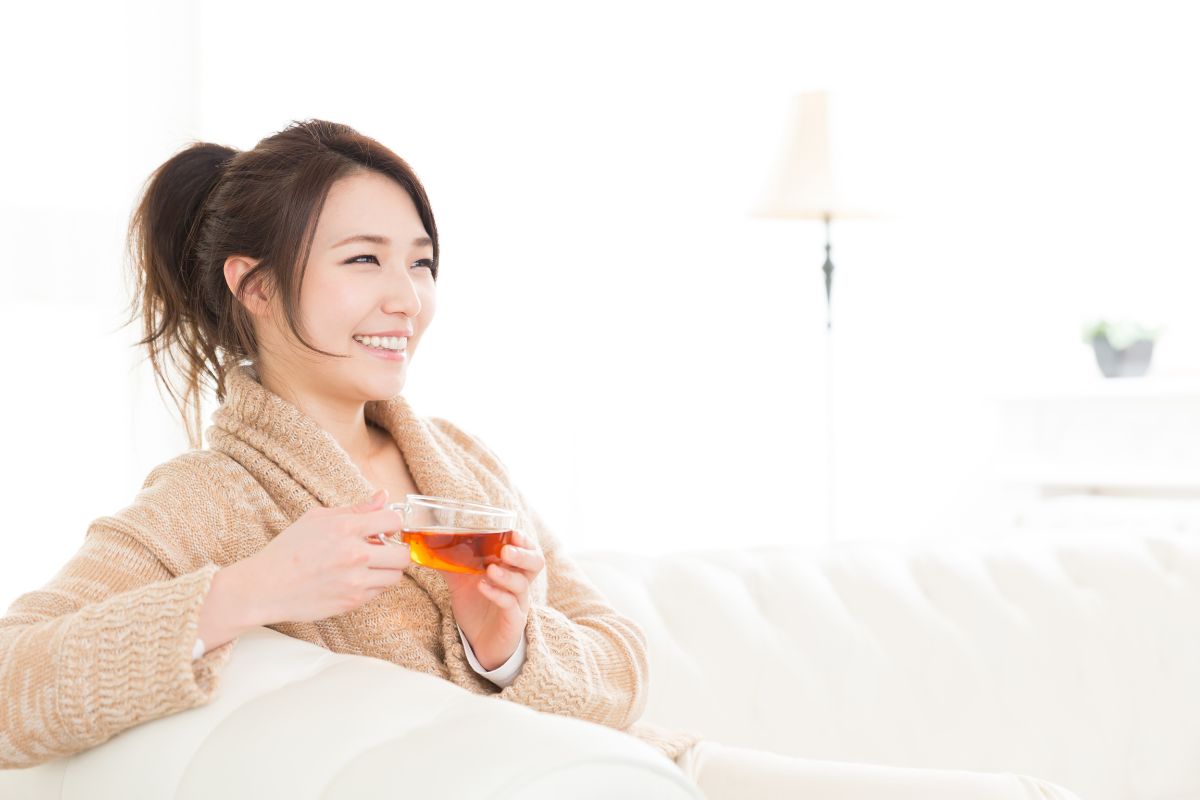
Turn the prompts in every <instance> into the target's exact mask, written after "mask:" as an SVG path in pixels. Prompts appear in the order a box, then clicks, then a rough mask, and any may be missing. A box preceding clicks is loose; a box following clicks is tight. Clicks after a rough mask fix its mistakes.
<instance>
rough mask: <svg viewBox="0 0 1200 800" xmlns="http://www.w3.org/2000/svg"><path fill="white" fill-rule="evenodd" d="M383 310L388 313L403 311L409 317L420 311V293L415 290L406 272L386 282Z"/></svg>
mask: <svg viewBox="0 0 1200 800" xmlns="http://www.w3.org/2000/svg"><path fill="white" fill-rule="evenodd" d="M383 310H384V311H387V312H389V313H395V312H397V311H403V312H405V313H406V314H408V315H409V316H410V317H415V316H417V315H418V314H420V313H421V295H420V292H418V291H417V287H416V285H415V284H414V283H413V280H412V278H410V277H409V276H408V275H407V274H401V275H400V277H398V278H396V279H395V280H393V281H389V282H388V291H387V296H386V297H385V298H384V301H383Z"/></svg>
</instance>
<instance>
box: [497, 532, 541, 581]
mask: <svg viewBox="0 0 1200 800" xmlns="http://www.w3.org/2000/svg"><path fill="white" fill-rule="evenodd" d="M514 541H515V537H514ZM521 541H523V542H525V541H528V540H527V539H522V540H521ZM500 559H501V560H502V561H504V562H505V563H506V564H510V565H512V566H514V567H516V568H517V569H520V570H525V571H527V572H532V573H533V575H534V576H536V575H537V573H539V572H541V571H542V570H543V569H545V567H546V558H545V556H543V555H542V553H541V551H540V550H536V549H533V548H529V547H526V546H524V545H516V544H506V545H504V547H503V548H502V549H501V550H500Z"/></svg>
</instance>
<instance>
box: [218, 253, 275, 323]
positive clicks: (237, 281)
mask: <svg viewBox="0 0 1200 800" xmlns="http://www.w3.org/2000/svg"><path fill="white" fill-rule="evenodd" d="M258 262H259V259H257V258H246V257H245V256H230V257H229V258H227V259H225V285H226V286H228V287H229V291H231V292H233V296H234V297H235V298H236V297H237V296H238V287H239V286H241V283H242V280H243V279H244V278H245V277H246V273H248V272H249V271H250V270H252V269H254V268H255V267H256V266H258ZM262 277H263V276H262V273H259V274H257V275H254V276H253V277H251V278H250V283H249V284H247V286H246V292H245V294H243V295H242V297H241V300H242V304H243V305H244V306H246V309H247V310H248V311H249V312H250V313H251V314H253V315H254V316H256V317H260V316H266V315H267V314H268V313H269V309H270V304H271V299H270V297H269V296H268V295H267V293H266V292H265V291H264V290H263V280H262Z"/></svg>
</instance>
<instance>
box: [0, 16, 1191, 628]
mask: <svg viewBox="0 0 1200 800" xmlns="http://www.w3.org/2000/svg"><path fill="white" fill-rule="evenodd" d="M1184 7H1185V5H1184V4H1182V3H1180V4H1174V5H1170V4H1154V3H1145V2H1139V3H1136V4H1135V3H1132V2H1127V3H1111V4H1095V3H1061V2H1059V3H1055V2H1045V0H1042V1H1041V2H1036V3H1024V2H1005V3H993V4H986V5H985V4H978V3H972V4H964V3H954V2H943V3H930V2H918V3H905V4H895V3H885V2H874V3H867V2H837V3H812V2H746V1H745V0H739V2H737V3H732V2H728V3H724V4H696V3H684V2H671V3H666V2H654V1H653V0H650V1H649V2H647V1H646V0H641V1H640V2H637V3H624V2H623V3H605V4H602V5H599V4H598V5H594V6H591V7H584V6H579V5H577V4H563V3H554V2H539V3H530V2H516V3H514V2H508V3H482V2H481V3H453V2H438V3H422V4H407V3H378V4H374V3H360V2H339V3H336V4H331V3H311V2H309V3H304V2H294V3H289V4H286V5H279V4H271V5H270V6H269V7H268V5H267V4H262V5H261V6H260V5H257V4H254V3H247V2H244V1H243V2H229V1H227V0H221V2H196V3H184V2H175V3H161V2H151V0H136V1H134V2H126V3H125V4H123V5H114V4H85V3H75V4H69V5H66V6H64V5H62V4H55V5H43V6H40V7H36V8H34V7H26V8H25V9H24V10H23V11H21V12H20V14H18V15H15V16H12V17H10V20H9V21H10V22H11V23H12V24H6V25H5V27H4V30H3V32H2V33H0V59H2V62H0V67H2V72H0V74H3V75H4V78H3V81H4V98H5V99H4V112H3V113H4V124H3V126H0V152H2V153H3V155H4V161H5V179H4V186H5V189H6V191H4V192H3V194H2V195H0V204H2V207H0V212H2V213H0V247H2V248H3V253H4V277H5V285H4V289H3V292H2V293H0V312H2V313H0V325H2V326H3V334H4V335H3V338H0V343H2V344H0V347H2V348H3V349H2V351H0V352H2V353H3V361H4V367H5V369H4V378H3V381H4V387H3V392H0V413H2V414H3V419H4V420H5V422H6V423H7V425H6V428H5V430H6V432H7V437H6V438H7V447H6V454H5V457H4V487H5V501H6V503H5V504H6V508H5V511H6V513H5V514H4V523H3V529H2V533H0V607H7V605H8V603H9V602H11V600H12V599H14V598H15V597H16V596H17V595H18V594H19V593H21V592H23V591H27V590H30V589H33V588H36V587H37V586H40V585H41V584H43V583H44V582H45V581H47V580H49V579H50V578H51V576H52V575H53V574H54V572H55V571H56V570H57V569H58V567H59V566H60V565H61V564H62V563H63V562H65V561H66V560H67V559H68V558H69V557H70V555H71V554H72V553H73V552H75V550H76V549H77V548H78V547H79V545H80V544H81V542H82V540H83V536H84V533H85V531H86V529H87V525H88V523H89V522H90V521H91V520H92V519H94V518H96V517H98V516H101V515H104V514H109V513H112V512H114V511H116V510H118V509H120V508H122V507H123V506H124V505H126V504H127V503H129V502H130V501H131V500H132V499H133V496H134V495H135V494H136V492H137V490H138V488H139V487H140V486H141V482H142V480H143V479H144V477H145V476H146V474H147V473H148V472H149V470H150V469H151V468H152V467H153V466H154V465H155V464H158V463H160V462H162V461H164V460H167V459H169V458H171V457H172V456H174V455H175V454H177V453H179V452H180V451H181V450H183V449H184V448H186V446H187V445H186V440H185V438H184V436H183V433H182V428H181V427H180V425H179V424H178V423H177V422H175V421H174V419H173V417H172V414H171V411H170V410H169V409H168V408H167V407H166V406H165V405H164V404H163V403H162V402H161V400H160V399H159V398H158V396H157V394H156V392H155V390H154V388H153V383H152V381H151V379H150V370H149V366H148V364H146V363H145V362H144V361H143V360H141V358H140V354H139V353H138V352H137V351H136V350H135V349H133V348H132V347H131V345H132V343H133V342H135V341H136V338H137V330H136V326H129V327H126V328H121V327H120V324H121V322H122V319H123V318H122V313H121V312H122V309H123V307H124V305H125V304H126V303H127V302H128V294H127V291H128V288H127V282H126V280H125V279H124V277H123V269H124V265H123V253H122V246H123V235H124V231H125V224H126V222H127V220H128V215H129V213H130V211H131V210H132V207H133V204H134V202H135V201H136V198H137V195H138V190H139V189H140V186H141V182H142V181H143V180H144V179H145V178H146V177H147V176H148V175H149V173H150V172H151V170H153V168H154V167H155V166H157V165H158V164H159V163H161V162H162V161H163V160H165V159H166V158H167V157H169V156H170V155H171V154H172V153H174V152H175V151H176V150H177V149H178V148H180V147H182V146H183V145H185V144H186V143H187V142H189V141H191V140H192V139H202V140H210V141H216V142H220V143H223V144H229V145H232V146H234V147H238V148H239V149H247V148H250V147H252V146H253V145H254V143H255V142H256V141H257V140H258V139H260V138H262V137H264V136H267V135H269V134H271V133H273V132H275V131H277V130H279V129H280V128H282V127H284V126H285V125H286V124H287V123H288V122H289V121H291V120H293V119H305V118H309V117H321V118H325V119H331V120H336V121H339V122H344V123H347V124H350V125H352V126H354V127H356V128H358V129H359V130H360V131H362V132H364V133H366V134H368V135H370V136H373V137H375V138H377V139H378V140H380V141H381V142H383V143H384V144H386V145H387V146H389V147H391V148H392V149H393V150H395V151H396V152H397V153H398V154H400V155H401V156H402V157H403V158H405V159H406V160H408V161H409V163H410V164H412V166H413V167H414V168H415V170H416V171H417V173H418V175H419V176H420V177H421V179H422V180H423V182H424V183H425V186H426V189H427V190H428V193H429V196H430V198H431V201H432V203H433V207H434V212H435V215H436V218H437V222H438V228H439V231H440V235H441V245H442V271H441V277H440V279H439V290H438V291H439V301H438V306H439V310H438V316H437V318H436V319H435V321H434V323H433V327H432V328H431V329H430V331H429V333H428V334H427V335H426V336H425V338H424V339H423V341H422V346H421V348H420V351H419V352H418V353H417V354H416V357H415V358H414V360H413V363H412V364H411V366H410V372H409V383H408V385H407V387H406V388H405V395H406V396H407V397H408V398H409V399H410V401H411V402H412V403H413V404H414V405H415V406H416V408H417V409H418V410H419V411H420V412H421V413H424V414H427V415H435V416H444V417H447V418H449V419H451V420H453V421H455V422H456V423H457V424H459V425H460V426H461V427H463V428H465V429H466V430H468V431H471V432H473V433H475V434H477V435H479V436H480V437H482V438H483V439H484V440H485V441H487V442H488V443H489V444H490V445H491V446H492V448H493V449H494V450H495V451H496V452H497V453H498V454H499V455H500V456H501V458H503V459H504V460H505V462H506V463H507V464H508V465H509V466H510V468H511V469H512V471H513V473H514V475H515V476H516V478H517V480H518V483H519V485H520V486H521V487H522V489H523V491H524V492H525V493H526V494H527V495H528V496H529V497H530V499H531V500H532V501H533V503H534V505H535V506H536V507H537V508H538V509H539V510H540V511H541V512H542V513H543V515H544V516H545V517H546V518H547V520H548V521H549V522H550V524H551V525H552V526H553V527H554V529H555V530H556V532H557V533H558V534H559V535H560V536H561V537H562V538H564V539H565V540H566V541H568V542H569V544H570V545H571V546H572V547H577V548H594V547H619V548H622V549H632V548H643V549H644V550H645V551H646V552H662V551H666V550H670V549H674V548H679V547H708V546H724V545H732V544H735V543H737V542H753V543H760V542H797V543H810V542H816V541H821V540H823V539H825V538H826V537H827V536H828V535H829V530H828V529H829V519H828V516H827V506H826V493H827V491H828V488H829V479H830V474H829V470H828V454H827V452H826V449H825V448H826V446H827V442H828V439H827V430H826V423H827V419H828V417H827V415H826V412H827V411H828V409H827V407H826V391H827V388H828V387H827V384H826V378H827V374H828V373H827V367H828V363H827V361H826V359H827V358H830V357H831V358H832V359H833V364H834V366H833V372H832V374H833V376H834V381H833V394H834V397H835V401H834V402H835V407H836V414H835V416H834V422H835V424H836V431H835V442H836V458H835V462H834V472H833V474H834V476H835V479H836V483H835V487H836V497H835V514H834V516H835V518H836V533H837V536H838V538H840V539H852V538H870V539H887V540H895V539H912V538H916V537H923V536H931V535H958V534H965V533H969V532H971V531H974V530H977V529H979V528H980V527H982V526H984V525H986V524H988V523H989V521H991V520H993V519H995V518H996V514H997V509H998V507H999V501H998V499H997V498H998V494H997V491H996V487H995V486H994V485H993V484H992V483H991V482H989V480H988V467H989V464H990V459H991V458H992V453H993V451H994V449H995V445H996V441H995V439H996V430H997V426H996V422H995V413H994V410H995V409H994V406H993V402H992V401H993V398H994V396H995V395H996V394H997V393H999V392H1001V391H1011V390H1013V389H1014V387H1017V388H1019V387H1022V386H1040V385H1044V384H1047V383H1048V382H1052V381H1056V380H1063V379H1069V378H1075V377H1078V378H1091V377H1094V376H1095V375H1096V374H1098V370H1097V367H1096V364H1095V361H1094V358H1093V356H1092V353H1091V351H1090V349H1089V348H1088V347H1086V346H1085V345H1084V344H1083V343H1082V341H1081V337H1080V330H1081V327H1082V324H1083V323H1084V322H1085V321H1087V320H1089V319H1092V318H1094V317H1100V316H1111V317H1126V318H1133V319H1137V320H1140V321H1143V322H1145V323H1149V324H1160V325H1165V326H1167V328H1168V331H1167V333H1166V334H1165V335H1164V337H1163V338H1162V339H1161V340H1160V342H1159V346H1158V350H1157V351H1156V353H1155V363H1154V367H1153V371H1154V374H1156V375H1185V374H1191V375H1194V374H1196V373H1197V372H1200V323H1198V322H1197V320H1196V314H1195V303H1196V297H1197V289H1198V288H1200V286H1198V284H1200V280H1198V279H1197V277H1196V276H1197V267H1198V266H1200V265H1198V263H1197V261H1198V259H1197V245H1196V241H1195V231H1196V229H1197V228H1196V219H1197V215H1198V212H1200V192H1198V190H1197V187H1198V186H1200V156H1198V155H1197V152H1198V151H1197V148H1196V144H1195V143H1196V142H1197V141H1200V110H1198V108H1200V107H1198V104H1197V103H1196V97H1197V94H1198V93H1197V80H1196V77H1195V76H1197V75H1200V50H1198V49H1197V48H1196V47H1195V41H1196V39H1197V33H1198V31H1197V29H1196V26H1195V25H1194V24H1192V23H1191V21H1190V19H1188V18H1187V17H1186V16H1185V14H1184V13H1183V9H1184ZM814 89H824V90H827V91H829V92H830V115H831V140H832V147H833V166H834V177H835V180H836V181H837V182H838V184H839V185H840V187H841V189H842V191H843V193H844V194H845V195H846V196H848V197H850V198H852V199H853V200H854V201H855V202H857V203H858V204H859V205H864V206H868V207H872V208H874V209H877V210H879V211H881V212H883V213H884V214H886V216H885V217H884V218H882V219H879V220H872V221H861V222H845V223H840V224H839V223H835V224H834V228H833V244H834V247H833V256H834V262H835V264H836V267H837V268H836V272H835V275H834V287H833V319H834V327H833V336H834V338H833V339H832V340H829V339H827V333H826V330H825V298H824V286H823V276H822V273H821V270H820V266H821V263H822V261H823V259H824V252H823V244H824V231H823V229H822V227H821V226H820V225H819V224H818V223H812V222H791V221H774V220H758V219H751V218H750V216H749V211H750V209H751V207H752V206H753V205H754V204H755V203H756V201H757V199H758V193H759V192H760V190H761V188H762V186H763V184H764V183H765V181H766V178H767V170H768V169H769V168H770V166H771V164H772V162H773V159H774V156H775V149H776V148H777V147H778V146H779V142H780V136H781V135H782V133H783V127H784V123H785V115H786V113H787V110H788V105H789V103H790V99H791V97H792V96H793V95H794V94H795V93H797V92H800V91H806V90H814ZM480 387H484V388H483V390H482V391H481V389H480ZM205 424H206V425H207V420H206V423H205Z"/></svg>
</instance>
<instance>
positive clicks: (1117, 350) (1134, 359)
mask: <svg viewBox="0 0 1200 800" xmlns="http://www.w3.org/2000/svg"><path fill="white" fill-rule="evenodd" d="M1161 332H1162V329H1161V328H1147V327H1146V326H1144V325H1142V324H1140V323H1137V322H1129V321H1125V320H1120V321H1109V320H1103V319H1102V320H1097V321H1095V322H1092V323H1089V324H1087V325H1086V326H1084V329H1083V341H1084V342H1085V343H1086V344H1090V345H1091V346H1092V349H1093V350H1094V351H1095V353H1096V363H1097V364H1099V365H1100V371H1101V372H1103V373H1104V377H1106V378H1136V377H1140V376H1141V375H1144V374H1145V373H1146V370H1147V369H1148V368H1149V367H1150V357H1151V355H1153V353H1154V342H1155V340H1156V339H1157V338H1158V336H1159V334H1160V333H1161Z"/></svg>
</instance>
